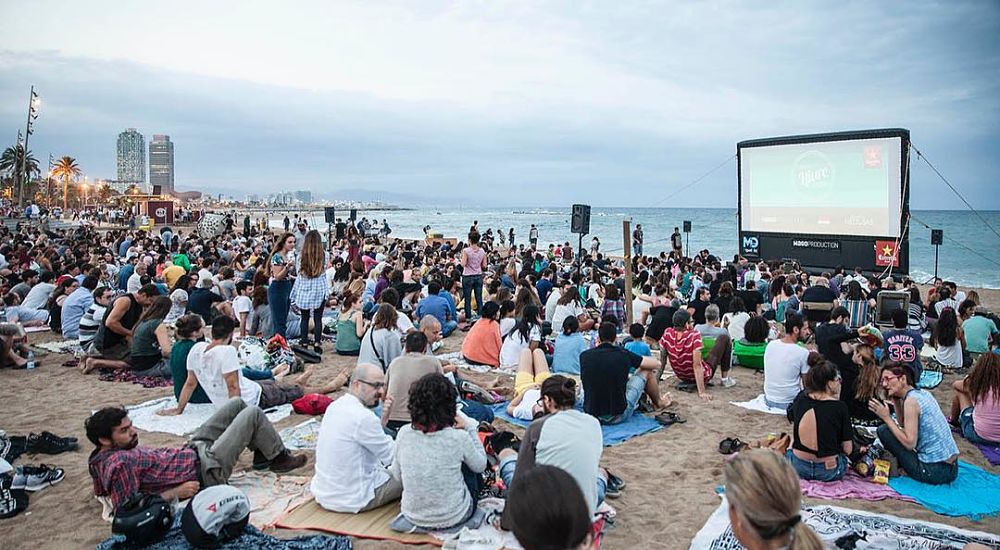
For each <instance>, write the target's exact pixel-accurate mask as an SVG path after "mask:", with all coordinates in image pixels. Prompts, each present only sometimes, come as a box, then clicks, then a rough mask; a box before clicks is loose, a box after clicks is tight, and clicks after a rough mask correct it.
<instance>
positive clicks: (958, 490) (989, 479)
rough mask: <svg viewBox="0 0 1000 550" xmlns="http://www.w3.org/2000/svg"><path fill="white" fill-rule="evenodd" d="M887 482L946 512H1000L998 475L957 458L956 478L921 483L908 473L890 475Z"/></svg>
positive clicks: (971, 514)
mask: <svg viewBox="0 0 1000 550" xmlns="http://www.w3.org/2000/svg"><path fill="white" fill-rule="evenodd" d="M889 486H890V487H892V488H893V489H895V490H896V491H898V492H899V494H901V495H905V496H908V497H911V498H913V499H914V500H916V501H917V502H918V503H920V504H922V505H923V506H926V507H927V508H930V509H931V510H934V511H935V512H937V513H939V514H944V515H946V516H968V517H970V518H972V519H976V520H978V519H979V518H981V517H983V516H992V515H996V514H998V513H1000V476H998V475H996V474H991V473H989V472H987V471H985V470H983V469H982V468H979V467H978V466H973V465H972V464H969V463H968V462H963V461H961V460H960V461H958V478H957V479H955V481H953V482H951V483H949V484H947V485H930V484H927V483H920V482H919V481H915V480H914V479H913V478H910V477H894V478H890V479H889Z"/></svg>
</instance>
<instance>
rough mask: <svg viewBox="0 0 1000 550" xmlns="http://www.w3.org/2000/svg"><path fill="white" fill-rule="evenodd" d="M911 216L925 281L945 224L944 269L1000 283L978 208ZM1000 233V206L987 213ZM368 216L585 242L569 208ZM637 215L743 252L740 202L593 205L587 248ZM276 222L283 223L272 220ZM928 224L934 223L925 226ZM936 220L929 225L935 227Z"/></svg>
mask: <svg viewBox="0 0 1000 550" xmlns="http://www.w3.org/2000/svg"><path fill="white" fill-rule="evenodd" d="M911 214H912V218H911V222H910V275H911V277H913V278H914V279H915V280H917V281H919V282H924V281H927V280H929V279H930V278H931V277H932V276H933V273H934V247H933V246H931V244H930V228H935V229H942V230H944V245H942V246H941V247H940V255H939V260H938V275H939V276H940V277H942V278H944V279H946V280H953V281H955V282H956V283H958V284H959V285H964V286H971V287H982V288H1000V237H998V236H997V235H995V234H994V233H993V232H992V231H990V229H989V228H988V227H987V226H986V225H985V224H984V223H983V221H982V220H980V219H979V217H977V216H976V214H975V213H973V212H970V211H954V210H916V211H913V212H912V213H911ZM979 214H980V215H981V216H982V217H983V218H985V219H986V220H987V221H988V222H989V223H990V225H992V226H993V227H994V228H996V229H997V230H998V231H1000V211H987V212H982V211H981V212H980V213H979ZM358 215H359V216H362V215H365V216H367V217H368V219H373V218H377V219H378V220H380V221H381V220H382V219H387V220H388V221H389V226H390V227H392V230H393V232H392V235H393V236H394V237H406V238H422V237H423V227H424V226H425V225H430V226H431V230H432V231H433V232H436V233H443V234H444V235H445V236H446V237H459V236H464V235H466V234H467V233H468V230H469V226H471V225H472V222H473V220H478V221H479V228H480V231H481V232H485V231H486V229H488V228H493V230H494V233H495V232H496V231H497V230H498V229H500V228H503V230H504V231H505V232H507V231H509V229H510V228H511V227H513V228H514V234H515V239H516V241H517V242H519V243H521V242H523V243H527V241H528V229H529V228H530V227H531V224H532V223H534V224H535V225H536V226H537V227H538V239H539V245H540V246H547V245H548V243H556V242H567V241H568V242H570V243H571V244H572V246H573V247H574V248H576V247H577V243H578V237H577V235H574V234H572V233H570V227H569V220H570V208H569V207H562V208H560V207H554V208H517V207H513V208H509V207H508V208H479V207H472V206H470V207H462V208H457V207H444V208H442V209H441V210H435V209H428V208H420V209H416V210H401V211H379V212H361V213H359V214H358ZM307 217H309V218H310V220H311V221H310V225H311V226H314V227H323V226H324V224H323V212H322V211H316V212H312V213H310V214H307ZM626 219H631V220H632V227H633V228H634V227H635V224H636V223H641V224H642V227H643V231H644V233H645V250H644V252H645V253H646V254H650V253H655V252H659V251H660V250H664V249H667V248H669V239H670V234H671V233H673V230H674V227H681V224H682V222H683V221H684V220H690V221H691V222H692V228H691V233H690V234H689V238H690V249H691V250H701V249H703V248H707V249H709V250H711V251H712V253H713V254H715V255H717V256H719V257H721V258H732V256H733V254H735V253H736V252H737V249H738V242H737V231H736V209H735V208H596V207H595V208H593V209H592V210H591V217H590V235H587V236H585V237H584V241H583V244H584V247H586V248H589V247H590V240H591V237H592V236H594V235H596V236H597V237H598V238H599V239H600V241H601V251H603V252H609V253H612V254H615V253H618V254H620V253H621V252H622V243H623V241H622V221H623V220H626ZM271 224H272V225H280V221H278V220H274V219H272V220H271ZM925 224H926V225H925ZM928 226H929V227H928Z"/></svg>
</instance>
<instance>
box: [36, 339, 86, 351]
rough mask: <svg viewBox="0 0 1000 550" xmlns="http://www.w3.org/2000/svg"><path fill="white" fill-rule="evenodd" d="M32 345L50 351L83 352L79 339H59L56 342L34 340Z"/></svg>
mask: <svg viewBox="0 0 1000 550" xmlns="http://www.w3.org/2000/svg"><path fill="white" fill-rule="evenodd" d="M31 347H33V348H37V349H40V350H42V351H46V352H49V353H76V352H83V349H82V348H80V341H79V340H57V341H55V342H40V343H39V342H32V344H31Z"/></svg>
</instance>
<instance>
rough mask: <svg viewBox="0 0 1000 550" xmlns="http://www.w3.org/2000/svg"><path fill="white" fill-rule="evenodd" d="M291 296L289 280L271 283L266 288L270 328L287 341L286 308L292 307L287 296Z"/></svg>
mask: <svg viewBox="0 0 1000 550" xmlns="http://www.w3.org/2000/svg"><path fill="white" fill-rule="evenodd" d="M291 295H292V282H291V281H289V280H287V279H286V280H283V281H271V284H269V285H268V286H267V304H268V307H269V308H270V309H271V327H272V328H273V329H274V333H275V334H280V335H281V337H282V338H285V339H286V340H287V337H286V336H285V334H286V333H287V325H288V308H290V307H291V306H292V302H291V300H289V296H291Z"/></svg>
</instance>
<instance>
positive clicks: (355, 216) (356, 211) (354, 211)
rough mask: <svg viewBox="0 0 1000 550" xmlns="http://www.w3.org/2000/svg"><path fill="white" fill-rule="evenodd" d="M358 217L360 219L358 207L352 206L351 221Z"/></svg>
mask: <svg viewBox="0 0 1000 550" xmlns="http://www.w3.org/2000/svg"><path fill="white" fill-rule="evenodd" d="M357 219H358V209H357V208H352V209H351V221H352V222H353V221H355V220H357Z"/></svg>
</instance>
